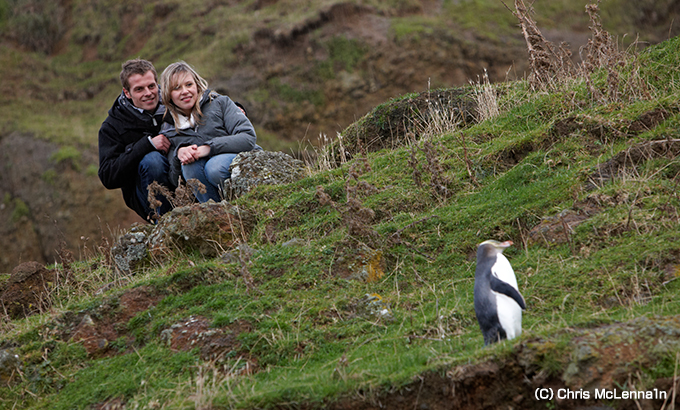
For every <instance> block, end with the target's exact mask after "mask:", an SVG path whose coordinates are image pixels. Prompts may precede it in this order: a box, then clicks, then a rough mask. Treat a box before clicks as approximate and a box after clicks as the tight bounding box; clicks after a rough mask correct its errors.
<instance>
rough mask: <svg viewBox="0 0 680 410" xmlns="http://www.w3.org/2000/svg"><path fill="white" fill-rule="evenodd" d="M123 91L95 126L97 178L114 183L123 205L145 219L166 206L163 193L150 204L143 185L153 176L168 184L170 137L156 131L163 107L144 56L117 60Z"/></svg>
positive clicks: (151, 68) (108, 185) (109, 185)
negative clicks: (155, 204)
mask: <svg viewBox="0 0 680 410" xmlns="http://www.w3.org/2000/svg"><path fill="white" fill-rule="evenodd" d="M122 68H123V69H122V71H121V73H120V81H121V84H122V86H123V92H122V93H121V95H120V96H119V97H118V98H117V99H116V102H114V104H113V106H112V107H111V109H110V110H109V116H108V117H107V118H106V120H104V123H102V126H101V128H100V129H99V179H100V180H101V181H102V184H104V186H105V187H106V188H108V189H118V188H120V189H121V190H122V192H123V198H124V199H125V203H126V204H127V206H128V207H129V208H130V209H132V210H134V211H135V212H136V213H137V214H138V215H139V216H141V217H142V218H143V219H145V220H147V221H150V222H151V221H152V220H153V218H154V217H155V216H160V215H162V214H163V213H165V212H167V211H169V210H170V208H171V207H170V204H169V203H168V201H167V199H166V198H164V197H162V196H158V197H157V199H158V200H159V201H161V204H162V205H161V206H160V207H159V208H157V209H152V208H151V206H150V204H149V200H148V186H149V184H151V183H152V182H154V181H156V182H158V183H159V184H161V185H163V186H166V187H169V186H171V184H170V183H169V181H168V170H169V166H168V160H167V158H166V156H165V153H166V152H167V151H168V148H169V147H170V141H169V140H168V139H167V138H166V137H165V136H164V135H162V134H159V133H158V131H159V130H160V127H161V123H162V119H163V113H164V112H165V107H164V106H163V104H161V103H160V93H159V89H158V78H157V77H158V76H157V74H156V69H155V68H154V66H153V64H151V63H150V62H149V61H146V60H141V59H135V60H129V61H126V62H125V63H123V66H122Z"/></svg>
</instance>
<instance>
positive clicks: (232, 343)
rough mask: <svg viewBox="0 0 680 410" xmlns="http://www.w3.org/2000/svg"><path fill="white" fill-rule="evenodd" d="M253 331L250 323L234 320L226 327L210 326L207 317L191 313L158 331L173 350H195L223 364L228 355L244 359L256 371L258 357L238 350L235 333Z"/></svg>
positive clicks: (251, 370)
mask: <svg viewBox="0 0 680 410" xmlns="http://www.w3.org/2000/svg"><path fill="white" fill-rule="evenodd" d="M252 330H253V327H252V325H251V324H250V322H248V321H245V320H237V321H235V322H234V323H232V324H230V325H229V326H227V327H222V328H211V327H210V320H209V319H207V318H205V317H203V316H191V317H189V318H188V319H187V320H185V321H182V322H179V323H175V324H174V325H172V326H170V328H168V329H165V330H164V331H163V332H161V339H162V340H163V341H164V342H165V343H167V344H168V346H169V347H170V348H171V349H172V350H175V351H189V350H193V349H196V348H197V349H198V351H199V354H200V356H201V359H203V360H206V361H212V362H215V363H222V362H224V361H225V360H227V359H229V358H237V357H240V358H243V359H245V360H246V368H248V369H249V372H254V371H256V370H257V367H258V366H257V360H256V359H255V358H254V357H252V356H251V355H250V353H249V352H247V351H243V350H242V349H241V343H240V342H239V341H238V336H239V335H240V334H241V333H243V332H246V333H247V332H251V331H252Z"/></svg>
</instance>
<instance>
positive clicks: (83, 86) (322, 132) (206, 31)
mask: <svg viewBox="0 0 680 410" xmlns="http://www.w3.org/2000/svg"><path fill="white" fill-rule="evenodd" d="M506 3H508V2H506ZM587 3H588V1H585V0H583V1H567V0H563V1H562V0H561V1H553V0H551V1H539V2H536V4H535V5H534V6H535V9H536V14H535V15H534V16H535V18H536V20H537V22H538V23H539V25H540V26H541V27H542V29H543V30H544V33H545V35H546V36H547V37H548V38H550V39H551V40H552V41H554V42H555V43H558V42H560V41H567V42H569V43H570V44H571V47H572V50H573V51H574V56H573V57H574V58H575V59H578V54H579V51H578V48H579V46H580V45H582V44H584V43H585V41H586V40H587V36H588V17H587V15H586V14H585V13H584V7H585V5H586V4H587ZM508 6H510V7H512V4H508ZM600 7H601V15H602V17H603V24H604V25H605V28H606V29H608V30H609V32H611V33H612V35H614V36H615V38H616V39H617V41H618V42H619V44H620V45H621V47H622V48H625V47H627V46H628V45H629V44H630V43H631V42H632V41H634V40H635V38H636V37H637V36H638V35H639V40H640V44H642V45H647V44H656V43H658V42H660V41H662V40H665V39H667V38H669V37H672V36H674V35H677V34H678V33H680V26H678V25H677V24H673V21H677V20H678V17H680V9H678V7H677V5H676V2H674V1H672V0H664V1H645V2H640V1H638V0H608V1H606V2H603V4H601V5H600ZM133 57H144V58H147V59H150V60H152V61H153V62H154V63H155V64H156V66H157V68H158V70H159V71H161V70H162V69H163V68H165V67H166V66H167V65H168V64H169V63H171V62H174V61H176V60H178V59H184V60H186V61H187V62H189V63H191V64H192V65H194V66H195V67H196V68H197V69H198V71H199V72H200V73H202V74H203V75H204V76H205V77H206V78H207V79H208V81H209V83H210V85H211V87H213V88H215V89H216V90H218V91H220V92H223V93H227V94H228V95H229V96H231V97H232V98H233V99H235V100H237V101H240V102H242V103H244V104H245V105H246V107H247V108H248V113H249V116H250V118H251V120H252V121H253V123H254V125H255V128H256V130H257V135H258V143H259V145H260V146H262V147H263V148H265V149H266V150H270V151H279V150H281V151H284V152H287V153H290V152H293V153H295V154H299V153H300V152H301V151H304V148H308V147H310V146H315V145H314V144H316V143H317V140H318V139H323V137H326V136H330V137H331V138H334V137H335V135H336V133H337V132H338V131H342V130H343V129H344V128H346V127H347V126H349V125H350V124H352V123H354V122H355V121H356V120H357V119H359V118H361V117H362V116H364V115H365V114H366V113H368V112H369V111H371V110H372V109H373V108H374V107H376V106H378V105H380V104H382V103H384V102H385V101H388V100H390V99H392V98H398V97H399V96H401V95H405V94H407V93H411V92H421V91H423V90H426V89H428V88H429V89H438V88H447V87H456V86H461V85H466V84H468V82H469V81H470V80H473V81H474V80H476V79H477V78H479V76H481V75H482V74H483V73H484V72H485V71H486V73H488V75H489V78H490V80H491V81H492V82H498V81H505V80H512V79H517V78H519V79H521V78H524V75H525V72H526V70H527V49H526V47H525V44H524V40H523V38H522V35H521V32H520V30H518V28H517V19H516V18H515V17H514V16H513V15H512V13H511V11H510V10H509V9H508V8H507V7H506V5H505V4H503V2H501V1H497V0H483V1H448V0H447V1H442V2H432V1H429V0H407V1H370V0H369V1H355V0H349V1H334V2H331V1H297V0H279V1H276V0H271V1H270V0H245V1H233V0H214V1H210V2H204V1H198V0H185V1H177V0H150V1H145V2H137V1H112V0H73V1H66V0H60V1H51V2H45V1H42V0H0V71H2V76H1V77H2V78H0V92H2V95H3V96H4V98H3V100H2V102H0V118H2V121H0V155H1V156H2V161H3V163H4V164H5V166H6V168H5V172H4V173H3V178H1V179H0V192H2V203H1V204H0V248H2V249H5V250H6V252H4V253H1V254H0V272H10V271H11V270H12V269H13V268H14V267H15V266H16V265H17V264H18V263H20V262H22V261H27V260H35V261H38V262H41V263H54V262H55V261H57V259H56V253H55V249H58V248H59V246H60V243H61V242H62V241H63V242H65V243H66V245H67V246H68V247H69V248H71V249H78V251H74V254H75V255H76V256H77V257H79V256H80V254H81V251H82V250H83V248H84V247H86V246H87V247H90V246H91V243H93V242H94V243H97V242H99V241H100V239H101V238H102V237H105V236H106V235H107V234H109V232H111V231H116V230H119V229H127V228H128V227H129V226H130V224H131V223H132V222H133V221H139V218H138V217H137V216H136V214H134V213H133V212H131V211H130V210H129V209H128V208H127V207H126V206H125V205H124V203H123V201H122V199H121V195H120V192H119V191H118V190H113V191H109V190H106V189H105V188H104V187H103V186H102V185H101V183H100V182H99V180H98V178H97V176H96V171H97V167H98V164H97V146H96V144H97V143H96V138H97V131H98V129H99V126H100V124H101V122H102V121H103V120H104V118H105V117H106V113H107V110H108V109H109V108H110V106H111V104H112V102H113V100H114V99H115V98H116V97H117V95H118V94H119V93H120V86H119V84H118V80H117V77H118V73H119V70H120V64H121V62H122V61H124V60H126V59H128V58H133ZM310 149H311V148H310ZM80 215H88V216H89V217H88V218H81V217H79V216H80ZM82 238H85V239H87V240H89V241H91V242H90V243H86V242H87V241H85V242H84V241H83V239H82Z"/></svg>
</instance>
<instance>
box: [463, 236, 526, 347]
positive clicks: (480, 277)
mask: <svg viewBox="0 0 680 410" xmlns="http://www.w3.org/2000/svg"><path fill="white" fill-rule="evenodd" d="M510 245H512V241H505V242H498V241H494V240H488V241H484V242H482V243H480V244H479V246H478V247H477V267H476V269H475V297H474V300H475V314H476V315H477V321H478V322H479V327H480V329H481V330H482V334H483V335H484V345H488V344H490V343H495V342H498V341H501V340H503V339H513V338H515V337H517V336H519V335H520V334H521V333H522V310H524V309H526V304H525V302H524V298H523V297H522V295H521V294H520V293H519V290H518V288H517V278H516V277H515V272H514V271H513V270H512V266H510V262H508V259H507V258H506V257H505V256H504V255H503V250H505V248H507V247H508V246H510Z"/></svg>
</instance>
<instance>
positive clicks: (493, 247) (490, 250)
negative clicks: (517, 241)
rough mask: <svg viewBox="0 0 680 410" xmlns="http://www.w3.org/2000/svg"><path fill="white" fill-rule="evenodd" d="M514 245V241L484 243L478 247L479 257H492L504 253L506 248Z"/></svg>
mask: <svg viewBox="0 0 680 410" xmlns="http://www.w3.org/2000/svg"><path fill="white" fill-rule="evenodd" d="M511 245H512V241H505V242H498V241H496V240H493V239H489V240H488V241H484V242H482V243H480V244H479V245H477V257H480V256H484V257H491V256H495V255H498V254H499V253H503V251H504V250H505V248H507V247H509V246H511Z"/></svg>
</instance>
